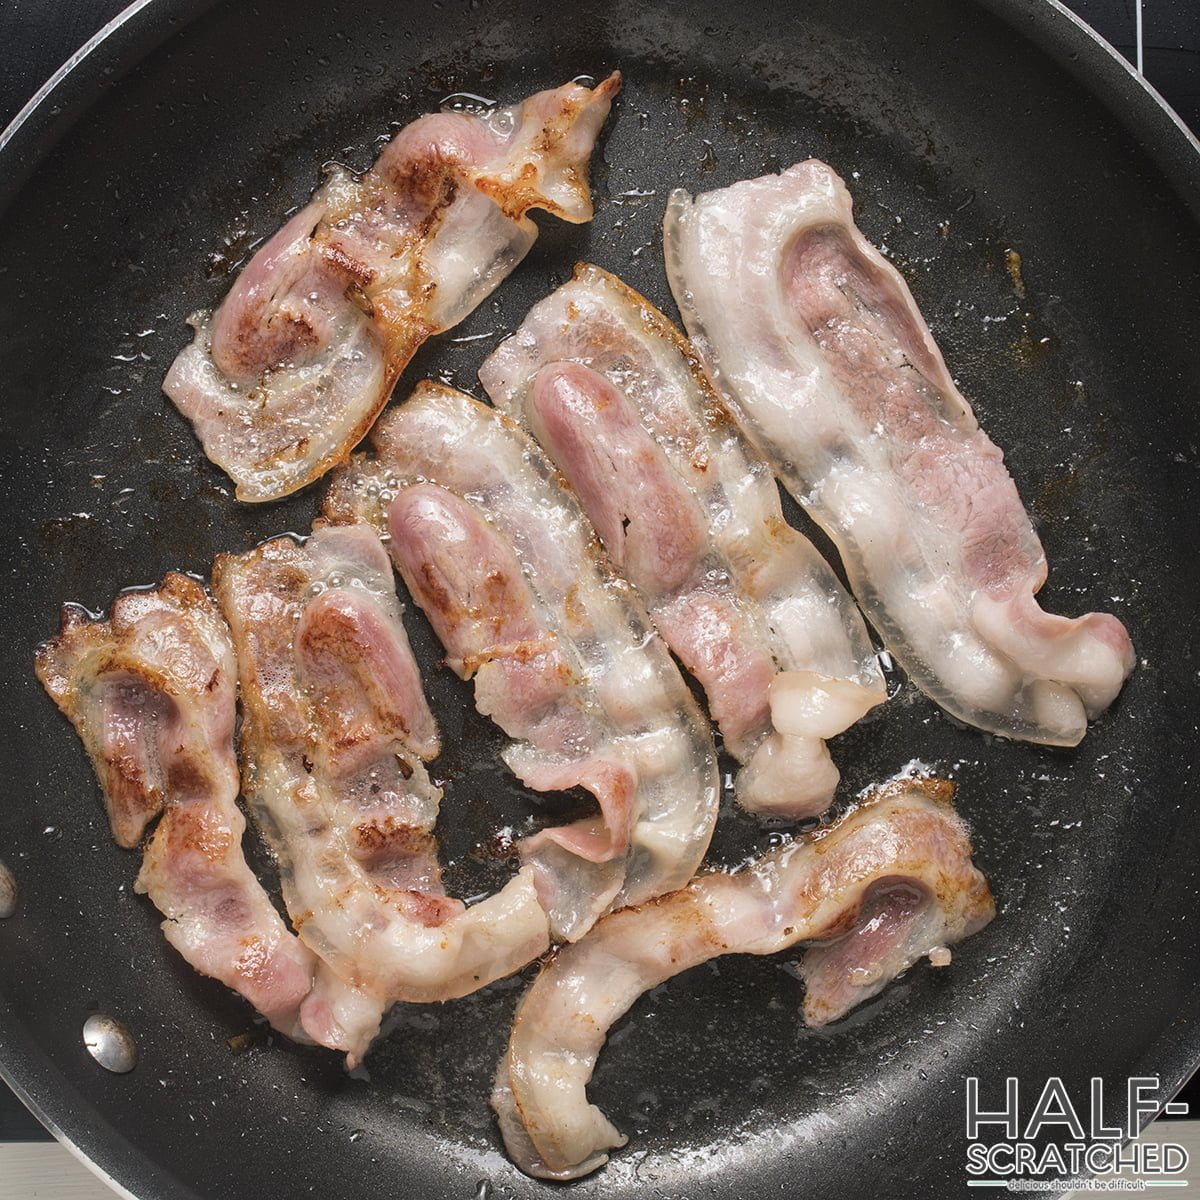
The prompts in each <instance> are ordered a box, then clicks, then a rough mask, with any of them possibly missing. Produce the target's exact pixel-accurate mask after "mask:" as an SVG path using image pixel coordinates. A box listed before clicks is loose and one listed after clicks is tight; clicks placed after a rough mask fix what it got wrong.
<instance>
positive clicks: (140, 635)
mask: <svg viewBox="0 0 1200 1200" xmlns="http://www.w3.org/2000/svg"><path fill="white" fill-rule="evenodd" d="M36 667H37V673H38V678H39V679H40V680H41V681H42V684H43V685H44V686H45V688H46V690H47V691H48V692H49V693H50V695H51V696H52V697H53V698H54V700H55V702H56V703H57V704H58V706H59V708H61V709H62V711H63V712H64V713H66V715H67V716H68V717H70V719H71V721H72V722H73V724H74V725H75V728H76V730H77V731H78V732H79V735H80V737H81V738H82V739H83V743H84V745H85V746H86V747H87V751H88V754H89V755H90V756H91V759H92V764H93V766H94V767H95V769H96V774H97V776H98V777H99V779H100V783H101V787H102V788H103V791H104V798H105V803H106V805H107V807H108V813H109V821H110V824H111V826H112V831H113V836H114V837H115V838H116V840H117V841H118V842H119V843H120V844H121V845H122V846H125V847H132V846H135V845H136V844H137V842H138V840H139V839H140V837H141V835H142V833H143V832H144V830H145V828H146V826H147V824H148V823H149V822H150V821H152V820H153V819H154V817H155V816H157V815H158V814H159V813H160V812H161V813H162V820H161V821H160V822H159V824H158V827H157V829H156V830H155V831H154V835H153V836H152V837H151V839H150V843H149V845H148V846H147V848H146V853H145V858H144V860H143V862H142V869H141V873H140V874H139V875H138V880H137V890H138V891H140V892H145V893H146V894H147V895H149V897H150V899H151V900H152V901H153V902H154V905H155V907H157V908H158V910H159V911H160V912H161V913H162V914H163V916H164V917H165V918H166V920H165V921H164V922H163V926H162V927H163V933H164V934H165V935H166V938H167V941H168V942H170V943H171V945H172V946H174V947H175V948H176V950H178V951H179V953H180V954H182V955H183V957H184V958H185V959H187V961H188V962H189V963H190V964H191V965H192V966H193V967H195V968H196V970H198V971H200V972H201V973H202V974H205V975H211V976H212V977H213V978H214V979H219V980H221V982H222V983H225V984H227V985H228V986H229V987H231V988H233V989H234V990H235V991H237V992H239V993H241V995H243V996H244V997H245V998H246V999H247V1000H249V1001H250V1003H251V1004H253V1005H254V1007H255V1008H257V1009H258V1010H259V1012H261V1013H262V1014H263V1015H264V1016H265V1017H267V1018H268V1020H270V1022H271V1023H272V1024H273V1025H274V1026H275V1027H276V1028H277V1029H280V1030H282V1031H283V1032H284V1033H287V1034H290V1035H292V1036H297V1034H298V1017H299V1011H300V1006H301V1003H302V1001H303V1000H304V998H305V996H306V995H307V994H308V992H309V989H310V987H311V985H312V979H313V958H312V955H311V954H310V953H309V952H308V950H306V949H305V947H304V946H303V945H301V943H300V942H299V941H297V939H296V938H295V937H294V936H293V935H292V934H291V933H290V932H289V931H288V929H287V928H286V927H285V926H284V924H283V922H282V921H281V920H280V918H279V915H278V914H277V913H276V911H275V909H274V907H273V906H272V905H271V901H270V899H269V898H268V897H267V894H266V893H265V892H264V891H263V889H262V886H261V885H260V884H259V882H258V880H257V879H256V878H255V877H254V875H253V873H252V872H251V870H250V868H249V866H247V864H246V860H245V858H244V857H243V855H242V833H243V831H244V830H245V822H244V820H243V819H242V814H241V812H240V811H239V809H238V807H237V804H236V798H237V793H238V771H237V761H236V759H235V757H234V752H233V723H234V709H235V701H236V695H237V673H236V668H235V664H234V661H233V647H232V645H231V643H230V640H229V630H228V628H227V627H226V625H225V622H224V621H223V620H222V619H221V615H220V613H218V612H217V610H216V607H215V606H214V605H213V603H212V601H211V600H210V599H209V598H208V596H207V595H206V593H205V591H204V589H203V588H202V587H201V586H200V584H198V583H196V582H195V581H194V580H191V579H188V578H187V577H186V576H183V575H175V574H169V575H168V576H167V577H166V579H165V580H164V582H163V584H162V586H161V587H158V588H155V589H154V590H153V591H143V592H126V593H124V594H122V595H121V596H118V597H117V599H116V600H115V601H114V602H113V606H112V615H111V617H110V618H109V619H108V620H107V621H94V620H90V619H88V617H87V616H86V615H85V614H84V613H83V612H82V610H80V609H78V608H74V607H72V606H67V607H66V608H64V609H63V627H62V632H61V633H60V634H59V636H58V637H57V638H55V639H54V640H53V641H50V642H47V643H46V644H45V645H44V646H42V647H41V648H40V649H39V650H38V654H37V660H36Z"/></svg>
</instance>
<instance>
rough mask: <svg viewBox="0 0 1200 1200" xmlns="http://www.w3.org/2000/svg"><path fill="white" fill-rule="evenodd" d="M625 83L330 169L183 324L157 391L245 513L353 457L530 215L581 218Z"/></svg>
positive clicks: (485, 290)
mask: <svg viewBox="0 0 1200 1200" xmlns="http://www.w3.org/2000/svg"><path fill="white" fill-rule="evenodd" d="M620 84H621V81H620V76H619V75H618V74H616V73H614V74H613V75H612V76H610V77H609V78H608V79H606V80H605V81H604V82H603V83H601V84H600V85H599V86H598V87H595V88H586V87H583V86H581V85H579V84H567V85H566V86H564V87H561V88H557V89H555V90H553V91H546V92H538V93H537V94H536V95H534V96H531V97H529V98H528V99H527V100H525V101H523V102H522V103H520V104H518V105H516V106H515V107H513V108H506V109H501V110H498V111H496V112H493V113H490V114H487V115H477V114H471V113H459V112H443V113H434V114H431V115H428V116H424V117H421V118H419V119H418V120H416V121H414V122H413V123H412V124H411V125H408V126H406V127H405V128H404V129H402V130H401V131H400V132H399V133H398V134H397V135H396V136H395V137H394V138H393V139H392V141H391V142H390V143H389V144H388V145H387V146H386V147H385V148H384V150H383V152H382V153H381V154H380V156H379V158H378V160H377V161H376V163H375V165H374V166H373V167H372V168H371V169H370V170H369V171H367V172H366V174H364V175H362V176H352V175H351V174H350V173H349V172H346V171H344V170H337V171H335V172H334V173H333V175H332V176H331V177H330V178H329V180H328V181H327V182H326V183H325V184H324V185H323V186H322V187H321V188H320V189H319V190H318V191H317V192H316V194H315V195H314V196H313V198H312V200H311V201H310V202H309V203H308V204H307V205H306V206H305V207H304V208H302V209H301V210H300V212H298V213H297V214H296V215H295V216H294V217H292V218H291V219H290V220H289V221H288V222H287V223H286V224H285V225H284V226H283V227H282V228H281V229H280V230H279V232H278V233H276V234H275V236H274V237H272V238H271V239H270V240H269V241H268V242H267V243H266V245H264V246H263V247H262V248H261V249H260V250H259V251H258V252H257V253H256V254H255V255H254V257H253V258H252V259H251V260H250V262H249V263H248V264H247V266H246V268H245V269H244V270H243V271H242V273H241V275H240V276H239V277H238V280H237V282H236V283H235V284H234V286H233V288H232V289H231V290H230V292H229V295H228V296H227V297H226V298H225V300H224V302H223V303H222V304H221V305H220V306H219V307H218V308H217V310H216V311H215V312H214V313H211V314H209V313H196V314H194V315H193V316H192V317H191V319H190V320H191V324H192V326H193V328H194V329H195V337H194V339H193V341H192V343H191V345H189V346H187V347H186V348H185V349H184V350H182V351H181V352H180V354H179V356H178V357H177V358H176V360H175V363H174V365H173V366H172V367H171V369H170V371H169V372H168V373H167V377H166V379H165V381H164V383H163V388H164V390H165V391H166V393H167V395H168V396H170V397H171V399H172V400H173V401H174V402H175V404H176V406H177V407H178V408H179V410H180V411H181V412H182V413H183V414H184V416H186V417H187V418H188V419H189V420H190V421H191V422H192V424H193V426H194V427H195V430H196V434H197V436H198V437H199V438H200V441H201V443H202V445H203V446H204V452H205V453H206V454H207V455H208V457H209V458H211V459H212V460H213V462H215V463H216V464H217V465H218V466H219V467H221V468H222V469H223V470H224V471H226V472H227V473H228V474H229V475H230V477H231V478H232V479H233V480H234V482H235V483H236V484H237V495H238V498H239V499H240V500H251V501H260V500H273V499H277V498H278V497H280V496H286V495H288V494H289V493H290V492H294V491H295V490H296V489H298V488H300V487H303V486H304V485H305V484H306V483H309V482H311V481H312V480H314V479H317V478H318V477H320V476H321V475H322V474H324V472H325V471H327V470H328V469H329V468H330V467H331V466H332V465H333V464H334V463H336V462H339V461H341V460H342V459H344V458H345V457H346V456H347V454H348V453H349V452H350V449H351V448H352V447H353V446H354V444H355V443H356V442H357V441H359V439H360V438H362V436H363V435H364V434H365V433H366V432H367V430H368V429H369V428H370V427H371V425H372V423H373V422H374V420H375V418H376V417H377V416H378V415H379V412H380V410H381V409H382V408H383V405H384V404H385V403H386V401H387V397H388V394H389V393H390V391H391V389H392V386H393V384H394V383H395V381H396V379H397V378H398V377H399V375H400V373H401V371H403V370H404V368H405V366H406V365H407V364H408V361H409V359H410V358H412V356H413V354H415V353H416V351H417V349H418V347H419V346H420V345H421V343H422V342H423V341H424V340H425V339H426V338H427V337H429V336H430V335H431V334H434V333H438V332H441V331H443V330H446V329H449V328H451V327H452V326H453V325H456V324H457V323H458V322H459V321H461V320H462V319H463V318H464V317H465V316H466V315H467V314H468V313H470V312H471V310H472V309H474V308H475V307H476V306H477V305H478V304H479V303H480V302H481V301H482V300H484V299H485V298H486V297H487V296H488V295H489V294H490V293H491V292H492V290H493V289H494V288H496V287H497V286H498V285H499V283H500V282H501V281H502V280H503V279H504V278H505V277H506V276H507V275H508V273H509V272H510V271H511V270H512V269H513V268H514V267H515V266H516V265H517V263H519V262H520V261H521V259H522V258H524V256H525V255H526V254H527V253H528V251H529V248H530V247H531V246H532V245H533V243H534V240H535V239H536V237H537V227H536V226H535V225H534V223H533V222H532V221H531V220H530V219H529V217H528V216H527V215H526V214H527V213H528V211H529V210H530V209H532V208H540V209H543V210H545V211H547V212H550V213H553V214H554V215H555V216H557V217H560V218H562V219H563V220H564V221H571V222H585V221H589V220H591V217H592V202H591V196H590V193H589V190H588V183H587V164H588V159H589V158H590V156H591V152H592V147H593V146H594V144H595V141H596V137H597V135H598V134H599V132H600V127H601V126H602V125H603V123H604V120H605V118H606V116H607V115H608V110H609V106H610V105H611V103H612V99H613V97H614V96H615V95H616V94H617V92H618V91H619V89H620Z"/></svg>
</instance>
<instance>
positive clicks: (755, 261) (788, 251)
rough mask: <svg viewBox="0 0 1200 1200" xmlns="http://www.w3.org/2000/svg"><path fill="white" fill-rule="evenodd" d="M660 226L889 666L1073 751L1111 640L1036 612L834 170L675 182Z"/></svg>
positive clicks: (1112, 627) (1123, 655)
mask: <svg viewBox="0 0 1200 1200" xmlns="http://www.w3.org/2000/svg"><path fill="white" fill-rule="evenodd" d="M664 236H665V247H666V255H667V273H668V275H669V277H670V280H671V288H672V290H673V291H674V293H675V298H676V300H677V301H678V303H679V307H680V310H681V311H682V313H683V316H684V321H685V323H686V325H687V328H688V332H689V333H691V335H692V337H693V339H694V340H695V342H696V344H697V345H698V347H699V348H700V351H701V353H702V355H703V357H704V359H705V360H706V362H707V364H708V366H709V367H710V369H711V370H712V371H713V374H714V378H715V379H716V381H717V383H718V385H719V386H720V387H721V388H722V389H723V391H724V392H725V394H726V396H727V397H728V398H729V399H730V401H731V405H732V407H733V408H734V410H735V412H736V413H737V415H738V418H739V420H741V421H742V423H743V426H744V428H745V429H746V431H747V433H748V434H749V436H750V437H751V438H752V440H754V441H755V442H756V443H757V444H758V445H759V446H760V447H761V448H762V450H763V451H764V452H765V453H766V455H767V457H768V458H769V459H770V460H771V461H772V463H773V464H774V466H775V469H776V471H777V472H778V473H779V476H780V478H781V479H782V480H783V482H784V484H785V485H786V486H787V488H788V490H789V491H791V493H792V494H793V495H794V496H795V497H796V499H797V500H798V501H799V502H800V503H801V504H803V505H804V506H805V507H806V508H807V509H808V511H809V513H811V515H812V516H813V518H814V519H815V520H816V521H817V522H818V523H819V524H820V525H821V526H822V527H823V528H824V529H825V531H826V532H827V533H828V534H829V535H830V537H832V538H833V540H834V541H835V542H836V543H837V546H838V549H839V550H840V552H841V555H842V560H843V562H844V563H845V566H846V571H847V573H848V575H849V577H850V582H851V586H852V587H853V589H854V593H855V595H856V596H857V597H858V601H859V603H860V604H861V605H862V607H863V609H864V611H865V612H866V614H867V616H868V617H869V618H870V620H871V622H872V623H873V624H874V625H875V627H876V629H878V630H879V632H880V634H881V635H882V637H883V639H884V641H885V643H886V644H887V646H888V647H889V649H890V650H891V651H892V652H893V654H894V655H895V656H896V658H897V660H898V661H899V662H900V663H901V664H902V665H903V666H904V668H905V670H906V671H908V673H909V674H910V675H911V676H912V678H913V679H914V680H915V681H916V683H917V684H918V685H919V686H920V687H921V688H922V689H923V690H924V691H925V692H927V693H928V694H929V696H930V697H931V698H932V699H934V700H935V701H937V703H938V704H940V705H941V706H942V707H943V708H945V709H946V710H947V711H948V712H950V713H952V714H953V715H954V716H956V717H958V718H960V719H961V720H963V721H966V722H968V723H969V724H971V725H976V726H978V727H979V728H981V729H986V730H988V731H990V732H992V733H998V734H1002V735H1004V736H1006V737H1013V738H1021V739H1024V740H1027V741H1034V742H1044V743H1047V744H1050V745H1068V746H1069V745H1075V744H1076V743H1077V742H1078V741H1079V740H1080V739H1081V738H1082V737H1083V735H1084V733H1085V732H1086V729H1087V720H1088V717H1089V716H1096V715H1097V714H1098V713H1100V712H1102V711H1103V710H1104V709H1105V708H1106V707H1107V706H1108V705H1109V704H1110V703H1111V702H1112V701H1113V699H1114V698H1115V697H1116V695H1117V693H1118V692H1119V691H1120V688H1121V685H1122V683H1123V682H1124V680H1125V677H1126V676H1127V675H1128V673H1129V672H1130V670H1132V668H1133V662H1134V656H1133V647H1132V646H1131V644H1130V641H1129V636H1128V634H1127V633H1126V632H1125V629H1124V627H1123V626H1122V625H1121V623H1120V622H1119V621H1118V620H1117V619H1116V618H1115V617H1112V616H1109V615H1107V614H1104V613H1088V614H1087V615H1086V616H1083V617H1078V618H1076V619H1073V620H1067V619H1065V618H1062V617H1054V616H1049V615H1047V614H1046V613H1044V612H1043V611H1042V610H1041V608H1039V607H1038V604H1037V601H1036V600H1035V599H1034V596H1035V595H1036V593H1037V591H1038V589H1039V588H1040V587H1041V585H1042V583H1043V582H1044V581H1045V578H1046V560H1045V557H1044V555H1043V553H1042V547H1041V544H1040V543H1039V541H1038V538H1037V535H1036V534H1035V533H1034V530H1033V526H1032V525H1031V524H1030V522H1029V518H1028V516H1027V515H1026V513H1025V510H1024V509H1023V508H1022V506H1021V500H1020V497H1019V496H1018V495H1017V490H1016V487H1015V486H1014V485H1013V481H1012V479H1011V478H1010V476H1009V474H1008V472H1007V470H1006V469H1005V467H1004V461H1003V456H1002V455H1001V453H1000V451H999V450H998V449H997V448H996V447H995V446H994V445H993V444H992V442H991V441H989V440H988V438H987V435H986V434H984V432H983V431H982V430H981V429H980V428H979V426H978V424H977V423H976V421H975V417H974V415H973V414H972V412H971V409H970V408H969V406H968V405H967V402H966V401H965V400H964V399H963V397H962V396H961V395H960V393H959V392H958V389H957V388H956V387H955V386H954V382H953V380H952V379H951V378H950V375H949V373H948V372H947V370H946V366H945V363H944V362H943V361H942V356H941V354H940V352H939V351H938V348H937V346H936V345H935V344H934V341H933V338H932V336H931V334H930V332H929V329H928V328H927V326H926V325H925V322H924V321H923V320H922V319H921V315H920V313H919V312H918V311H917V307H916V304H915V302H914V301H913V298H912V295H911V294H910V292H909V290H908V287H907V286H906V285H905V283H904V280H903V279H902V278H901V276H900V274H899V273H898V272H897V271H896V270H895V268H893V267H892V266H891V264H890V263H888V262H887V260H886V259H884V258H883V256H882V255H881V254H880V253H879V252H878V251H877V250H876V249H875V248H874V247H873V246H871V245H870V244H869V243H868V242H867V241H866V239H865V238H864V237H863V236H862V234H861V233H860V232H859V230H858V229H857V228H856V227H855V225H854V222H853V218H852V214H851V202H850V196H849V194H848V192H847V191H846V189H845V187H844V185H843V184H842V181H841V180H840V179H839V178H838V177H837V176H836V175H835V174H834V173H833V172H832V171H831V170H830V169H829V168H828V167H827V166H825V165H824V164H823V163H819V162H816V161H809V162H805V163H800V164H799V165H798V166H794V167H791V168H790V169H788V170H787V171H784V172H783V174H782V175H776V176H769V177H766V178H763V179H756V180H753V181H750V182H745V183H738V184H735V185H734V186H733V187H729V188H725V189H724V190H722V191H717V192H710V193H708V194H707V195H703V196H700V197H698V198H696V199H695V200H693V199H692V198H691V197H690V196H688V195H687V193H685V192H682V191H677V192H675V193H674V194H673V195H672V197H671V200H670V203H669V205H668V207H667V216H666V226H665V235H664Z"/></svg>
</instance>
